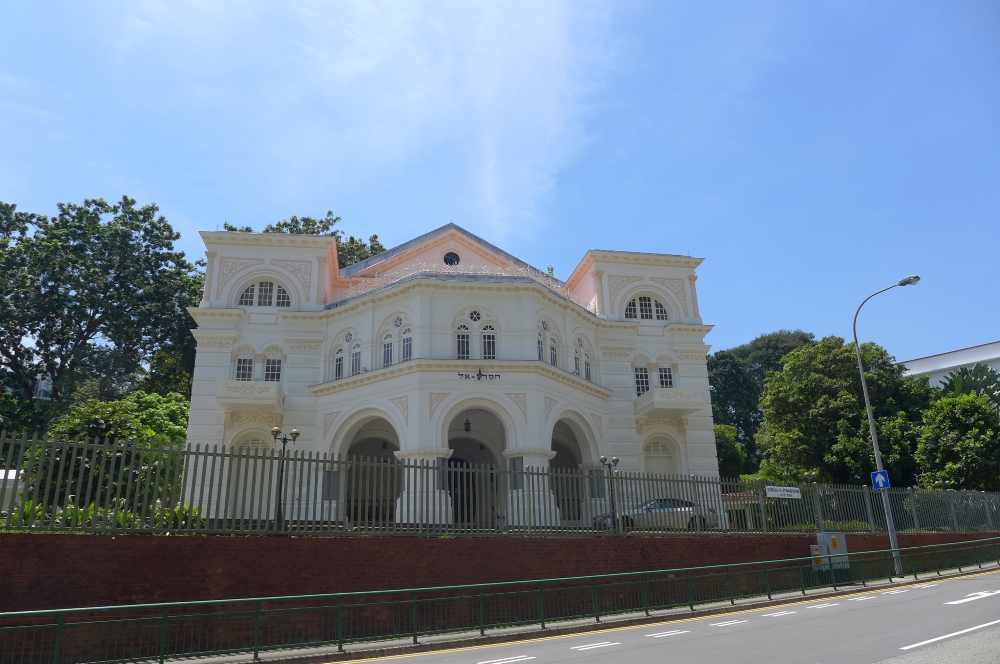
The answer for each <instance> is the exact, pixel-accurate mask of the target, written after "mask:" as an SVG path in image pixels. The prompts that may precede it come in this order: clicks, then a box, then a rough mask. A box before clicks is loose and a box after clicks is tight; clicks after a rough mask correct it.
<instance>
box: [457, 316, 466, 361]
mask: <svg viewBox="0 0 1000 664" xmlns="http://www.w3.org/2000/svg"><path fill="white" fill-rule="evenodd" d="M455 352H456V357H458V359H460V360H467V359H469V327H468V326H467V325H459V326H458V329H457V330H456V331H455Z"/></svg>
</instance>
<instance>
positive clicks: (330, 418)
mask: <svg viewBox="0 0 1000 664" xmlns="http://www.w3.org/2000/svg"><path fill="white" fill-rule="evenodd" d="M341 412H342V411H339V410H338V411H336V412H334V413H327V414H326V415H324V416H323V437H324V438H326V434H327V433H329V432H330V427H332V426H333V423H334V422H336V421H337V418H338V417H340V413H341Z"/></svg>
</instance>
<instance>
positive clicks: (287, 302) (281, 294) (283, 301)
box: [275, 285, 292, 307]
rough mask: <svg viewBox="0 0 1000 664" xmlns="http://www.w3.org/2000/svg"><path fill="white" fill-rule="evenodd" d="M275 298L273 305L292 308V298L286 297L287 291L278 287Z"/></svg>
mask: <svg viewBox="0 0 1000 664" xmlns="http://www.w3.org/2000/svg"><path fill="white" fill-rule="evenodd" d="M277 293H278V295H277V297H276V298H275V300H276V301H275V304H277V305H278V306H279V307H290V306H292V298H290V297H289V296H288V291H286V290H285V289H284V288H282V287H281V286H280V285H279V286H278V287H277Z"/></svg>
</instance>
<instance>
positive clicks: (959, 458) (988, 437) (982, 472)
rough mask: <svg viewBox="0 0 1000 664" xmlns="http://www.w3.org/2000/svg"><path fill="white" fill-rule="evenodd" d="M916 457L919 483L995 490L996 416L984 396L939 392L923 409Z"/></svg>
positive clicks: (998, 479)
mask: <svg viewBox="0 0 1000 664" xmlns="http://www.w3.org/2000/svg"><path fill="white" fill-rule="evenodd" d="M917 458H918V459H919V461H920V466H921V469H922V471H923V472H922V473H921V475H920V483H921V484H922V485H924V486H928V487H932V486H934V483H935V482H938V481H941V482H946V481H950V482H951V483H952V487H953V488H955V489H967V490H970V491H1000V415H998V414H997V410H996V406H994V405H993V402H992V401H990V400H989V399H988V398H987V397H986V396H985V395H981V394H976V393H959V394H955V393H952V394H945V395H944V396H943V397H942V398H940V399H938V400H937V401H935V402H934V403H932V404H931V405H930V408H928V409H927V411H926V412H925V413H924V421H923V426H922V427H921V430H920V443H919V445H918V446H917Z"/></svg>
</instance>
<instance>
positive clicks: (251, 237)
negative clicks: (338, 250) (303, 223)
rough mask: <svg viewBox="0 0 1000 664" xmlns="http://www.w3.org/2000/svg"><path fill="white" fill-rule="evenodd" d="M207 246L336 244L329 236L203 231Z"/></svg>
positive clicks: (314, 245)
mask: <svg viewBox="0 0 1000 664" xmlns="http://www.w3.org/2000/svg"><path fill="white" fill-rule="evenodd" d="M201 238H202V240H204V241H205V244H206V245H211V244H232V245H239V246H245V247H254V246H257V247H313V248H320V249H325V248H326V247H327V246H328V245H330V244H333V243H334V242H335V240H334V238H333V237H331V236H329V235H293V234H290V233H234V232H233V231H201Z"/></svg>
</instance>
